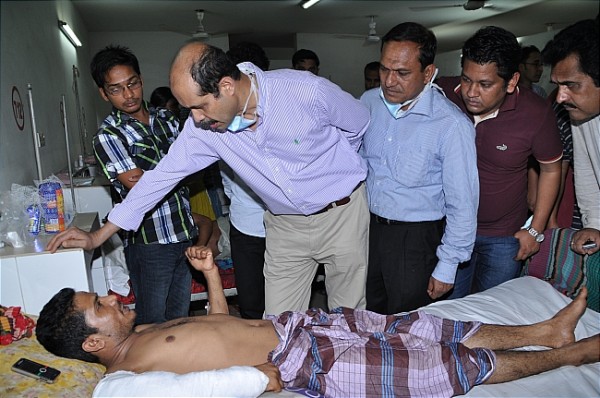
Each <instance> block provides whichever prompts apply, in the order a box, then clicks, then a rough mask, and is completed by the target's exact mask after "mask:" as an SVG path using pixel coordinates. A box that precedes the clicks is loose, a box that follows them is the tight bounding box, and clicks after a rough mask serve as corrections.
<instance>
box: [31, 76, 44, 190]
mask: <svg viewBox="0 0 600 398" xmlns="http://www.w3.org/2000/svg"><path fill="white" fill-rule="evenodd" d="M31 92H32V88H31V83H27V99H28V100H29V113H30V114H31V132H32V133H33V147H34V149H35V164H36V167H37V173H38V180H39V181H40V182H41V181H42V180H43V178H44V175H43V174H42V162H41V160H40V139H39V135H38V132H37V126H36V124H35V113H34V112H33V95H32V93H31Z"/></svg>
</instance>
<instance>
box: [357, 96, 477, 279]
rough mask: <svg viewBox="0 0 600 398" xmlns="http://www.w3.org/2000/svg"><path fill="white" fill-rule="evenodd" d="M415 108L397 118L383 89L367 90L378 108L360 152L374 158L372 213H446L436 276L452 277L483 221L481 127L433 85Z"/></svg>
mask: <svg viewBox="0 0 600 398" xmlns="http://www.w3.org/2000/svg"><path fill="white" fill-rule="evenodd" d="M425 90H426V91H425V92H424V93H423V95H422V97H421V98H420V99H419V100H418V102H417V103H416V104H415V105H414V107H413V108H412V109H410V110H409V111H408V112H406V113H404V114H403V116H401V117H400V118H399V119H394V118H393V117H392V115H391V114H390V113H389V111H388V109H387V108H386V106H385V104H384V102H383V100H382V99H381V98H380V96H379V89H374V90H369V91H367V92H366V93H364V94H363V96H362V97H361V101H362V102H363V103H365V104H366V105H367V106H368V107H369V109H370V111H371V124H370V126H369V129H368V130H367V132H366V133H365V136H364V142H363V147H362V149H361V154H362V155H363V157H364V158H365V160H366V161H367V165H368V169H369V171H368V176H367V193H368V197H369V208H370V210H371V212H372V213H374V214H376V215H378V216H381V217H385V218H388V219H392V220H397V221H408V222H418V221H434V220H440V219H442V218H444V217H446V228H445V232H444V235H443V237H442V244H441V245H440V246H439V247H438V249H437V251H436V255H437V257H438V264H437V266H436V268H435V270H434V271H433V274H432V276H433V277H434V278H435V279H437V280H439V281H441V282H445V283H453V282H454V277H455V274H456V268H457V266H458V264H459V263H460V262H463V261H466V260H468V259H469V258H470V257H471V252H472V250H473V244H474V242H475V233H476V228H477V207H478V204H479V180H478V173H477V157H476V153H475V129H474V127H473V124H472V123H471V122H470V121H469V119H467V117H466V116H465V115H464V114H463V113H462V112H461V110H460V109H458V107H456V105H454V104H453V103H452V102H450V101H449V100H447V99H446V98H445V97H444V95H443V94H442V93H441V92H440V91H439V90H438V89H437V88H426V89H425Z"/></svg>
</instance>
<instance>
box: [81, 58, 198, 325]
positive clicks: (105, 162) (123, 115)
mask: <svg viewBox="0 0 600 398" xmlns="http://www.w3.org/2000/svg"><path fill="white" fill-rule="evenodd" d="M91 73H92V77H93V78H94V81H95V82H96V84H97V86H98V91H99V93H100V96H101V97H102V99H104V100H105V101H107V102H110V104H111V105H112V107H113V108H112V112H111V113H110V115H108V116H107V117H106V119H104V121H103V122H102V124H101V126H100V128H99V130H98V133H97V134H96V135H95V136H94V140H93V144H94V152H95V155H96V159H97V160H98V163H99V165H100V166H101V168H102V171H103V173H104V175H106V177H107V178H108V179H109V180H110V181H111V182H112V184H113V186H114V187H115V189H116V190H117V192H118V193H119V195H120V196H121V198H122V199H124V198H125V197H126V196H127V194H128V193H129V192H130V190H131V189H132V188H133V187H134V185H135V184H136V182H137V181H138V180H139V178H140V177H141V176H142V174H143V173H144V171H145V170H151V169H153V168H154V167H155V166H156V165H157V164H158V162H159V161H160V159H161V158H163V157H164V156H165V155H166V153H167V151H168V150H169V147H170V145H171V144H172V143H173V142H174V141H175V138H177V135H178V132H179V129H178V127H179V124H178V120H177V119H176V118H175V117H174V116H173V114H171V113H170V112H169V111H168V110H166V109H162V108H154V107H152V105H150V104H149V103H148V102H146V101H144V99H143V81H142V76H141V73H140V68H139V64H138V60H137V58H136V57H135V55H134V54H133V53H132V52H131V51H130V50H129V49H128V48H125V47H120V46H108V47H106V48H104V49H103V50H101V51H99V52H98V53H97V54H96V55H95V56H94V58H93V60H92V63H91ZM196 235H197V230H196V227H195V226H194V223H193V219H192V216H191V212H190V206H189V194H188V190H187V188H186V187H184V186H178V187H177V188H175V189H174V190H173V191H172V192H171V193H170V194H169V195H168V196H166V197H165V198H164V199H163V200H162V201H161V202H159V203H158V204H157V205H156V207H155V208H154V209H152V210H151V211H149V212H148V213H147V214H146V216H145V217H144V220H143V222H142V224H141V226H140V228H139V229H138V230H137V231H128V232H127V236H126V239H125V256H126V259H127V266H128V268H129V273H130V278H131V282H132V286H133V292H134V294H135V296H136V313H137V318H136V323H138V324H145V323H157V322H164V321H166V320H169V319H174V318H178V317H181V316H187V315H188V310H189V303H190V290H191V280H192V275H191V272H190V267H189V264H188V263H187V261H186V258H185V254H184V253H185V249H187V248H188V247H189V246H191V245H192V243H193V240H194V238H195V237H196Z"/></svg>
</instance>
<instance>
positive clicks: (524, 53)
mask: <svg viewBox="0 0 600 398" xmlns="http://www.w3.org/2000/svg"><path fill="white" fill-rule="evenodd" d="M533 53H541V51H540V49H539V48H537V47H536V46H525V47H522V48H521V59H520V60H519V63H520V64H524V63H525V62H527V58H529V56H530V55H531V54H533Z"/></svg>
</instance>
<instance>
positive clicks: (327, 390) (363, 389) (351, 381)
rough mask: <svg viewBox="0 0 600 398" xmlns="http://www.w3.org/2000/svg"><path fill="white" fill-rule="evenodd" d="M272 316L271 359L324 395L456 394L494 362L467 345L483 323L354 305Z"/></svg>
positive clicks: (294, 382) (292, 379) (290, 378)
mask: <svg viewBox="0 0 600 398" xmlns="http://www.w3.org/2000/svg"><path fill="white" fill-rule="evenodd" d="M268 319H270V320H271V321H272V322H273V325H274V326H275V330H276V331H277V333H278V335H279V339H280V343H279V345H278V346H277V347H276V348H275V350H273V352H271V354H270V360H271V361H272V362H273V363H274V364H275V365H276V366H277V367H278V368H279V369H280V371H281V376H282V379H283V381H284V383H285V385H286V386H288V387H305V388H309V389H312V390H315V391H319V392H320V393H321V394H324V395H325V396H331V397H375V396H376V397H400V396H402V397H414V396H420V397H449V396H453V395H458V394H464V393H466V392H467V391H469V390H470V389H471V388H472V387H473V386H474V385H477V384H481V383H483V382H484V381H485V380H487V379H488V378H489V377H490V376H491V374H492V372H493V370H494V366H495V365H494V364H495V360H496V357H495V355H494V353H493V352H492V351H491V350H489V349H485V348H475V349H469V348H467V347H465V346H464V345H463V344H461V342H462V341H464V340H466V339H468V338H469V337H470V336H472V335H473V334H474V333H475V332H476V331H477V330H478V329H479V327H480V326H481V323H480V322H461V321H453V320H447V319H442V318H438V317H435V316H433V315H429V314H426V313H424V312H421V311H416V312H412V313H408V314H405V315H380V314H376V313H373V312H370V311H365V310H354V309H349V308H336V309H335V310H333V311H332V312H331V313H329V314H328V313H326V312H324V311H322V310H319V309H311V310H308V311H306V313H299V312H290V311H288V312H284V313H283V314H281V315H279V316H269V317H268Z"/></svg>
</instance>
